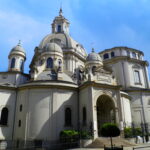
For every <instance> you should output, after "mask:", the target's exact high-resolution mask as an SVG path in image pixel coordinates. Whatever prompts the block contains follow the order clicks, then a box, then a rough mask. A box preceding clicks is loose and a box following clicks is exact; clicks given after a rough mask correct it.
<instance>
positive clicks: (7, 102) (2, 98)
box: [0, 89, 16, 140]
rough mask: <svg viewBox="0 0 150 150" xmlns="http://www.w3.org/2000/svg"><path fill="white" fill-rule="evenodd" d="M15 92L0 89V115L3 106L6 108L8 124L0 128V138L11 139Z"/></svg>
mask: <svg viewBox="0 0 150 150" xmlns="http://www.w3.org/2000/svg"><path fill="white" fill-rule="evenodd" d="M15 103H16V92H15V91H13V90H4V89H0V115H1V111H2V109H3V108H4V107H7V108H8V111H9V112H8V124H7V126H2V125H1V128H0V140H4V139H7V140H12V134H13V124H14V112H15Z"/></svg>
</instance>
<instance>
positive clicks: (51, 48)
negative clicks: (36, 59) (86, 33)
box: [44, 43, 63, 53]
mask: <svg viewBox="0 0 150 150" xmlns="http://www.w3.org/2000/svg"><path fill="white" fill-rule="evenodd" d="M44 51H46V52H59V53H63V52H62V49H61V47H60V46H59V45H58V44H56V43H47V44H46V45H45V47H44Z"/></svg>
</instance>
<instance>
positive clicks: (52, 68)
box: [0, 10, 150, 144]
mask: <svg viewBox="0 0 150 150" xmlns="http://www.w3.org/2000/svg"><path fill="white" fill-rule="evenodd" d="M34 51H35V53H34V56H33V59H32V61H31V64H30V66H29V67H30V72H29V74H25V73H23V68H24V62H25V60H26V54H25V50H24V49H23V48H22V46H21V44H20V43H19V44H18V45H17V46H15V47H14V48H13V49H12V50H11V52H10V54H9V57H8V58H9V66H8V72H0V96H1V100H0V115H1V116H0V117H1V120H0V125H1V126H0V127H1V132H0V140H6V141H8V140H16V141H18V143H19V141H24V144H26V143H27V141H35V140H40V141H47V140H48V141H57V140H59V134H60V131H62V130H64V129H75V130H82V131H92V134H93V135H94V138H97V137H98V136H100V134H99V129H100V127H101V125H102V124H103V123H106V122H114V123H117V124H118V125H119V126H120V129H121V130H122V129H123V124H126V126H130V125H131V123H132V122H137V123H146V122H147V123H150V118H148V116H147V115H146V114H147V113H149V111H150V89H149V77H148V71H147V67H148V62H147V61H145V60H144V58H143V55H144V54H143V52H141V51H139V50H135V49H132V48H127V47H115V48H111V49H107V50H104V51H101V52H100V53H99V54H97V53H96V52H95V51H94V49H92V52H91V53H90V54H88V55H87V54H86V51H85V49H84V48H83V46H82V45H81V44H79V43H78V42H76V41H75V40H73V39H72V38H71V36H70V35H69V21H68V20H67V19H66V18H65V17H64V16H63V14H62V10H60V12H59V16H57V17H55V19H54V21H53V23H52V34H48V35H47V36H46V37H44V38H43V40H42V41H41V43H40V44H39V46H37V47H36V48H35V50H34Z"/></svg>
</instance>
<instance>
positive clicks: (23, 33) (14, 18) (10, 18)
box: [0, 11, 50, 71]
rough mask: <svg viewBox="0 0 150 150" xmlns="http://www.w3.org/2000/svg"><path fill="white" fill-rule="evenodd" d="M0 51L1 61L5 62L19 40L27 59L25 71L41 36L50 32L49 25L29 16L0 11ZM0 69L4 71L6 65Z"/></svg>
mask: <svg viewBox="0 0 150 150" xmlns="http://www.w3.org/2000/svg"><path fill="white" fill-rule="evenodd" d="M0 22H1V24H0V29H1V30H0V41H1V45H0V49H2V48H3V49H2V53H1V56H2V54H3V56H4V57H2V58H1V60H2V61H5V62H6V61H7V56H8V54H9V52H10V49H11V48H12V47H14V46H15V45H16V44H17V43H18V41H19V40H21V41H22V43H23V47H24V48H25V50H26V54H27V59H28V61H27V62H26V71H28V65H29V64H30V61H31V58H32V56H33V52H34V47H35V46H36V45H38V44H39V42H40V41H41V39H42V38H43V36H45V35H46V34H48V33H49V32H50V29H49V28H48V27H49V24H46V23H41V22H39V21H37V20H35V19H33V18H32V17H30V16H26V15H23V14H19V13H15V12H10V11H9V12H5V11H0ZM1 65H2V64H0V68H1V69H4V70H6V69H5V68H7V64H3V66H1Z"/></svg>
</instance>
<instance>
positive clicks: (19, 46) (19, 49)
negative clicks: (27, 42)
mask: <svg viewBox="0 0 150 150" xmlns="http://www.w3.org/2000/svg"><path fill="white" fill-rule="evenodd" d="M14 51H20V52H24V53H25V50H24V48H23V47H22V46H21V45H20V44H18V45H17V46H15V47H13V48H12V50H11V52H14Z"/></svg>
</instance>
